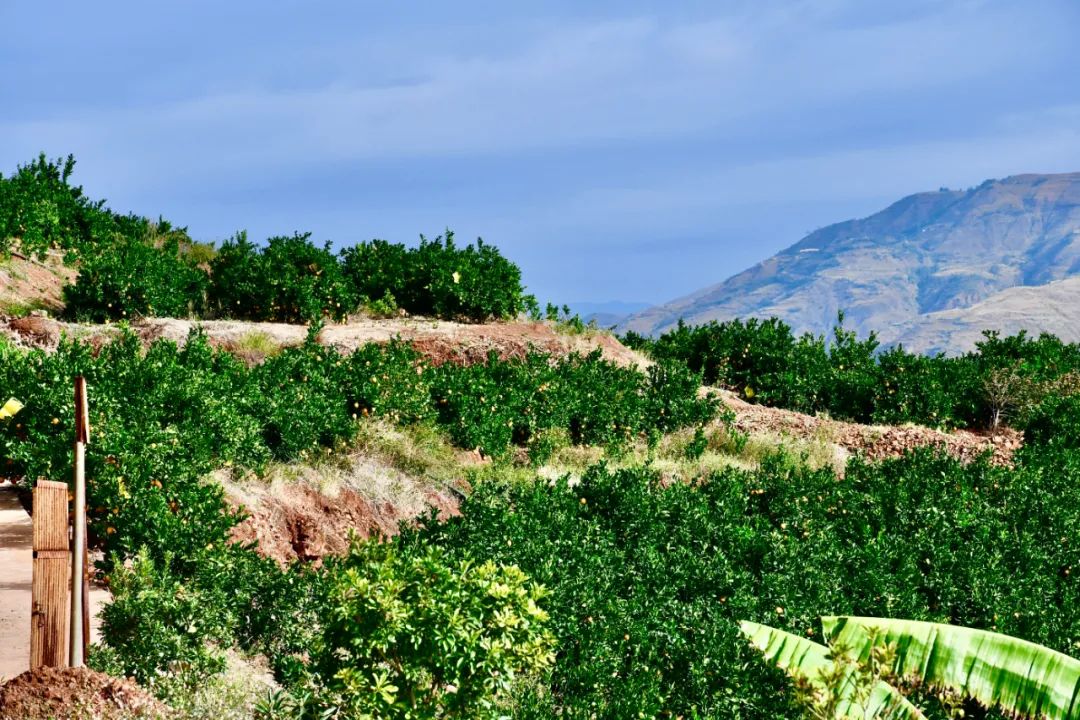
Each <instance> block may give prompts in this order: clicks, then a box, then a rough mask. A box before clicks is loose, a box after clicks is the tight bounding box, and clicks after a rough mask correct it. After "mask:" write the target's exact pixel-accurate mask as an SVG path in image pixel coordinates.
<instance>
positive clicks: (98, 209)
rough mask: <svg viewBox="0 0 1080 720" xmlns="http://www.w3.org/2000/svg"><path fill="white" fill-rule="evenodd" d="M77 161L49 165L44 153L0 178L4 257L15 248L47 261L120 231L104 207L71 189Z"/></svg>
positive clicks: (0, 229) (1, 251)
mask: <svg viewBox="0 0 1080 720" xmlns="http://www.w3.org/2000/svg"><path fill="white" fill-rule="evenodd" d="M74 169H75V158H74V157H73V156H71V155H69V156H68V157H67V158H66V159H64V160H60V159H57V160H49V159H47V158H46V157H45V153H42V154H41V155H40V156H38V157H37V159H35V160H34V161H33V162H31V163H28V164H26V165H20V166H19V167H18V168H16V170H15V173H14V174H13V175H11V176H9V177H6V178H5V177H3V176H2V175H0V257H6V256H7V255H9V254H10V252H11V251H12V250H14V249H18V250H21V251H22V252H23V253H25V254H27V255H33V256H37V257H38V258H43V257H44V256H45V253H46V252H47V251H48V250H50V249H52V248H59V249H62V250H66V251H74V250H78V249H80V248H82V247H83V246H84V245H87V244H89V243H90V242H91V241H93V240H94V239H96V238H98V237H102V236H111V235H113V234H114V232H115V231H116V230H117V227H116V218H114V217H113V216H112V214H111V213H110V212H109V211H108V210H106V209H105V207H104V203H103V202H100V201H98V202H94V201H91V200H90V199H89V198H87V197H86V196H85V195H84V194H83V189H82V188H81V187H79V186H77V185H72V184H71V182H70V181H71V174H72V172H73V171H74Z"/></svg>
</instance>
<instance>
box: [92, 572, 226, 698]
mask: <svg viewBox="0 0 1080 720" xmlns="http://www.w3.org/2000/svg"><path fill="white" fill-rule="evenodd" d="M165 565H166V566H167V565H168V563H167V562H166V563H165ZM166 566H157V565H155V563H154V561H153V560H152V559H151V558H150V556H149V554H148V553H147V552H146V551H145V550H144V551H143V552H140V553H138V554H137V555H136V556H135V557H134V559H133V561H132V564H131V567H130V568H128V567H125V566H124V565H117V566H116V568H115V569H114V571H113V573H112V575H111V577H110V583H109V587H110V590H111V591H112V595H113V599H112V602H110V603H109V604H108V605H106V606H105V608H104V609H103V611H102V614H101V630H102V633H103V635H104V636H105V637H106V638H108V641H109V644H108V646H107V647H106V648H97V649H96V652H95V653H93V655H92V660H91V663H92V665H94V666H95V667H97V668H98V669H102V670H105V671H107V672H111V673H113V674H117V675H121V676H126V677H133V678H135V679H136V680H137V681H138V682H139V683H141V684H143V685H146V686H149V687H153V685H154V684H155V683H157V682H158V681H159V680H161V679H162V678H163V673H164V674H165V675H166V676H172V677H175V678H178V679H179V681H180V682H182V683H184V684H188V685H192V684H197V683H198V682H200V681H201V680H202V679H203V678H204V677H206V676H207V675H212V674H214V673H217V672H220V671H221V670H222V669H223V667H224V660H223V658H222V656H221V654H220V651H218V650H215V649H214V648H213V647H211V646H210V645H209V644H208V643H209V642H216V643H219V644H220V643H223V642H226V641H228V640H229V639H230V637H231V635H230V632H229V628H228V620H227V618H226V617H225V613H224V612H223V608H224V607H225V606H227V603H225V602H224V598H220V597H213V596H212V595H211V594H209V593H207V592H205V591H204V590H203V589H202V588H197V587H193V586H192V585H191V584H190V583H185V582H184V580H183V579H182V578H180V577H177V576H176V575H173V574H172V573H171V572H170V571H169V570H168V569H167V567H166Z"/></svg>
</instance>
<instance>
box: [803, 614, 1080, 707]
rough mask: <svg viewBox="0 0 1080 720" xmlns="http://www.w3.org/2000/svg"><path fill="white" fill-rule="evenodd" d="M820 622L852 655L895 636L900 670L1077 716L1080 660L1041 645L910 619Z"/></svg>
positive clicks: (982, 698)
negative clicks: (850, 650) (851, 651)
mask: <svg viewBox="0 0 1080 720" xmlns="http://www.w3.org/2000/svg"><path fill="white" fill-rule="evenodd" d="M821 624H822V628H823V630H824V633H825V637H826V638H827V639H828V640H829V642H830V643H831V644H837V643H840V644H843V645H844V646H846V647H850V648H851V649H852V650H853V652H854V653H855V654H856V655H857V657H862V658H865V657H867V656H868V654H869V652H870V649H871V644H872V643H874V642H876V643H878V644H879V645H880V644H893V643H895V645H896V656H895V657H896V660H895V667H894V668H893V669H894V671H895V672H896V673H897V674H898V675H899V676H901V677H914V678H915V679H917V680H918V681H921V682H923V683H926V684H928V685H932V686H940V687H945V688H948V689H950V690H954V691H956V692H959V693H963V694H965V695H967V696H969V697H972V698H974V699H975V700H977V701H978V702H980V703H982V704H983V705H985V706H986V707H999V708H1001V709H1002V710H1004V711H1005V712H1007V713H1010V714H1013V715H1016V716H1018V717H1028V718H1044V717H1045V718H1047V719H1048V720H1066V719H1067V718H1080V698H1078V694H1080V661H1077V660H1074V659H1073V658H1071V657H1069V656H1068V655H1063V654H1062V653H1059V652H1056V651H1054V650H1051V649H1049V648H1046V647H1043V646H1042V645H1036V644H1035V643H1032V642H1028V641H1027V640H1020V639H1019V638H1014V637H1009V636H1008V635H1000V634H998V633H992V632H987V631H985V630H973V629H971V628H965V627H956V626H953V625H942V624H938V623H928V622H918V621H914V620H894V619H888V618H867V617H823V618H822V619H821ZM868 630H874V631H877V632H868ZM871 637H873V638H874V640H871Z"/></svg>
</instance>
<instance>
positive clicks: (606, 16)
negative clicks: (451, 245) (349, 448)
mask: <svg viewBox="0 0 1080 720" xmlns="http://www.w3.org/2000/svg"><path fill="white" fill-rule="evenodd" d="M0 27H3V28H4V29H5V33H4V43H2V44H0V172H5V173H7V172H11V171H12V170H14V168H15V167H16V166H17V165H19V164H21V163H25V162H27V161H29V160H31V159H32V158H33V157H35V156H36V155H37V154H38V153H39V152H42V151H44V152H45V153H47V154H48V155H50V156H54V157H56V156H61V155H67V154H69V153H72V154H74V155H75V157H76V159H77V161H78V165H77V167H76V173H75V180H76V181H77V182H78V183H80V184H82V185H83V186H84V187H85V189H86V190H87V192H88V193H89V194H90V195H91V196H92V197H97V198H105V199H107V201H108V203H109V205H110V207H112V208H113V209H116V210H119V211H122V212H128V211H132V212H136V213H138V214H141V215H147V216H151V217H157V216H163V217H165V218H166V219H169V220H170V221H172V222H174V223H175V224H179V225H185V226H187V227H188V229H189V232H190V233H191V235H192V236H193V237H195V238H197V239H200V240H214V241H220V240H223V239H225V238H228V237H229V236H230V235H232V234H233V233H235V232H236V231H238V230H244V229H246V230H247V231H248V233H249V235H250V236H251V237H253V238H255V239H261V238H266V237H268V236H271V235H278V234H288V233H292V232H293V231H311V232H312V233H313V235H314V238H315V239H317V240H319V241H320V242H321V241H323V240H330V241H332V242H333V243H334V245H335V246H337V247H343V246H347V245H351V244H353V243H356V242H359V241H363V240H370V239H372V238H376V237H378V238H383V239H387V240H391V241H395V242H405V243H415V242H417V240H418V238H419V235H420V234H421V233H423V234H425V235H427V236H429V237H430V236H435V235H439V234H440V233H442V232H443V230H444V229H445V228H450V229H452V230H454V231H455V233H456V236H457V238H458V240H461V241H471V240H473V239H475V238H476V237H483V238H484V240H485V241H487V242H490V243H493V244H495V245H497V246H498V247H499V248H500V249H501V250H502V251H503V253H504V254H505V255H507V256H508V257H510V258H511V259H512V260H514V261H515V262H517V263H518V264H519V265H520V266H521V268H522V271H523V274H524V281H525V283H526V285H527V286H528V288H529V290H530V291H532V292H534V293H535V294H536V295H537V296H538V297H539V298H540V299H541V302H547V301H554V302H557V303H559V304H562V303H564V302H566V303H571V304H578V303H582V304H584V303H598V302H604V301H612V300H617V301H629V302H641V303H659V302H663V301H666V300H670V299H672V298H675V297H678V296H682V295H685V294H688V293H690V292H692V291H694V290H697V289H699V288H701V287H704V286H707V285H711V284H714V283H717V282H719V281H721V280H723V279H725V278H726V277H728V276H730V275H732V274H734V273H736V272H739V271H740V270H743V269H745V268H746V267H749V266H751V265H753V264H754V263H756V262H758V261H760V260H763V259H765V258H766V257H768V256H770V255H772V254H773V253H775V252H777V251H778V250H780V249H782V248H784V247H787V246H788V245H791V244H793V243H795V242H797V241H798V240H799V239H800V238H801V237H802V236H803V235H805V234H806V233H808V232H810V231H812V230H814V229H816V228H818V227H822V226H824V225H828V224H831V223H834V222H839V221H842V220H846V219H849V218H852V217H863V216H866V215H868V214H871V213H873V212H875V211H877V210H880V209H882V208H884V207H885V206H887V205H888V204H890V203H892V202H893V201H895V200H897V199H899V198H900V197H902V196H904V195H907V194H910V193H913V192H919V191H924V190H935V189H937V188H939V187H950V188H965V187H970V186H974V185H977V184H979V183H980V182H981V181H983V180H985V179H987V178H994V177H1004V176H1007V175H1012V174H1018V173H1026V172H1068V171H1077V170H1080V54H1078V53H1077V51H1076V45H1077V37H1080V34H1078V31H1080V3H1078V2H1076V0H1012V1H1010V2H1004V1H998V0H903V1H900V0H897V1H895V2H894V1H891V0H874V1H873V2H868V1H867V0H813V1H806V2H801V1H797V0H791V1H787V2H774V1H772V0H751V1H747V2H742V1H741V0H729V1H727V2H715V1H713V2H696V1H694V0H687V1H685V2H679V3H672V2H663V3H662V2H636V1H634V0H619V1H618V2H616V1H614V0H595V1H594V2H588V3H583V2H563V1H552V2H544V3H535V2H527V1H526V0H519V1H518V2H513V3H506V2H470V1H468V0H458V1H456V2H452V3H451V2H425V1H424V0H414V1H413V2H409V3H386V2H379V3H375V2H367V1H366V0H351V1H341V2H323V1H320V0H305V1H303V2H301V1H299V0H262V1H261V2H254V1H253V0H229V2H221V0H215V1H214V2H205V1H203V0H187V1H185V2H183V3H150V2H145V0H142V1H140V2H134V1H128V0H117V1H115V2H113V1H110V0H106V2H102V3H86V2H68V1H67V0H53V1H51V2H48V3H42V2H37V1H36V0H0Z"/></svg>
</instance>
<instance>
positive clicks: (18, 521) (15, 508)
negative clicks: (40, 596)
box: [0, 485, 109, 680]
mask: <svg viewBox="0 0 1080 720" xmlns="http://www.w3.org/2000/svg"><path fill="white" fill-rule="evenodd" d="M32 546H33V524H32V523H31V521H30V516H29V515H27V514H26V511H25V510H23V507H22V504H21V503H20V502H19V498H18V495H16V494H15V490H14V489H13V488H11V487H10V486H6V485H5V486H0V680H2V679H7V678H12V677H15V676H16V675H18V674H19V673H21V672H23V671H25V670H29V669H30V582H31V579H32V577H33V547H32ZM108 597H109V592H108V590H105V589H104V588H99V587H94V586H91V588H90V612H91V620H90V639H91V642H94V641H96V640H97V639H98V621H97V617H96V616H97V613H98V611H99V610H100V609H101V606H102V605H103V604H104V603H105V601H106V600H107V599H108Z"/></svg>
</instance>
